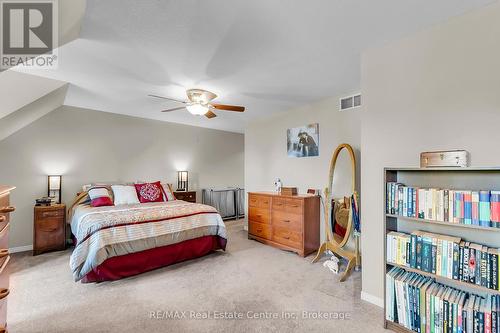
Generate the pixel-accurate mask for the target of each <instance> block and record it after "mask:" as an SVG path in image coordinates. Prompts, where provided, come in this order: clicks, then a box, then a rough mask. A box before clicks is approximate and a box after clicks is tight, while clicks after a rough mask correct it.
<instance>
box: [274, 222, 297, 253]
mask: <svg viewBox="0 0 500 333" xmlns="http://www.w3.org/2000/svg"><path fill="white" fill-rule="evenodd" d="M272 239H273V241H275V242H277V243H280V244H283V245H287V246H290V247H293V248H301V247H302V233H301V232H298V231H294V230H290V229H287V228H281V227H273V238H272Z"/></svg>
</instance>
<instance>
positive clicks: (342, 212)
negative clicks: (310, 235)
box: [313, 143, 360, 282]
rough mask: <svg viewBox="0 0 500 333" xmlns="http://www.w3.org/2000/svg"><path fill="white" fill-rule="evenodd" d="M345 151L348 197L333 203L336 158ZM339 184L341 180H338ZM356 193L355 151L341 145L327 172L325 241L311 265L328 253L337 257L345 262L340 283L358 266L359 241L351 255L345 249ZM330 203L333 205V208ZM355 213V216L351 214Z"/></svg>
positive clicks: (357, 239) (354, 207) (356, 204)
mask: <svg viewBox="0 0 500 333" xmlns="http://www.w3.org/2000/svg"><path fill="white" fill-rule="evenodd" d="M344 149H345V150H346V151H347V153H348V155H349V158H350V166H351V174H352V175H351V193H352V194H351V195H349V196H346V197H343V198H342V199H340V200H339V199H335V200H332V199H333V198H334V193H333V187H334V186H333V185H334V176H335V167H336V166H337V162H338V159H339V155H340V153H341V152H342V151H343V150H344ZM337 181H340V180H337ZM357 196H358V194H357V192H356V156H355V154H354V150H353V149H352V147H351V146H350V145H349V144H346V143H343V144H341V145H339V146H338V147H337V149H335V151H334V153H333V156H332V159H331V162H330V172H329V175H328V187H327V188H325V200H326V202H325V205H324V208H325V211H324V218H325V233H326V235H325V236H326V241H325V242H324V243H323V244H321V246H320V248H319V249H318V253H317V255H316V257H315V258H314V259H313V262H316V261H318V260H319V258H320V257H321V256H322V255H323V253H325V252H326V251H327V250H330V251H332V252H333V253H334V254H336V255H337V256H340V257H342V258H344V259H346V260H347V262H348V264H347V267H346V269H345V271H344V273H343V274H342V276H341V278H340V282H343V281H345V280H346V279H347V277H348V276H349V274H350V273H351V271H352V269H353V268H354V267H355V266H358V265H359V264H360V257H359V238H358V237H355V241H356V249H355V250H354V251H352V250H350V249H348V248H347V247H346V245H347V243H348V241H349V239H351V236H352V235H353V231H354V227H353V223H354V222H353V221H354V220H355V219H356V218H358V217H357V209H358V202H357ZM332 202H333V205H332ZM354 210H355V212H354Z"/></svg>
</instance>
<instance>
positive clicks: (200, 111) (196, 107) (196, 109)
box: [186, 103, 209, 116]
mask: <svg viewBox="0 0 500 333" xmlns="http://www.w3.org/2000/svg"><path fill="white" fill-rule="evenodd" d="M186 109H187V110H188V111H189V112H190V113H191V114H194V115H197V116H203V115H204V114H205V113H207V112H208V110H209V108H208V106H207V105H203V104H200V103H194V104H190V105H186Z"/></svg>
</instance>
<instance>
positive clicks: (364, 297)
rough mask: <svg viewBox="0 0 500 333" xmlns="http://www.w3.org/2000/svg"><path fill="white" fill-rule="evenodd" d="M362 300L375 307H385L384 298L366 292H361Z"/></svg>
mask: <svg viewBox="0 0 500 333" xmlns="http://www.w3.org/2000/svg"><path fill="white" fill-rule="evenodd" d="M361 299H362V300H363V301H366V302H368V303H372V304H373V305H376V306H379V307H381V308H383V307H384V300H383V299H382V298H378V297H377V296H373V295H370V294H368V293H366V292H364V291H361Z"/></svg>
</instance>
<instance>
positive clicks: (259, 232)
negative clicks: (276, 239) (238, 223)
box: [248, 221, 271, 239]
mask: <svg viewBox="0 0 500 333" xmlns="http://www.w3.org/2000/svg"><path fill="white" fill-rule="evenodd" d="M248 232H249V233H250V234H251V235H254V236H257V237H261V238H265V239H271V226H270V225H269V224H264V223H257V222H253V221H250V222H248Z"/></svg>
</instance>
